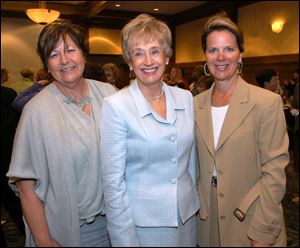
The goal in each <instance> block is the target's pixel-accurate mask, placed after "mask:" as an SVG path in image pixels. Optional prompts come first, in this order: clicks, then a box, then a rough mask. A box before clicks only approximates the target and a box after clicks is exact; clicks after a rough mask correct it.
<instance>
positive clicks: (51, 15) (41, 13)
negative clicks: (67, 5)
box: [25, 1, 60, 25]
mask: <svg viewBox="0 0 300 248" xmlns="http://www.w3.org/2000/svg"><path fill="white" fill-rule="evenodd" d="M25 12H26V14H27V16H28V17H29V18H30V19H31V20H32V21H34V22H36V23H39V24H41V25H46V24H48V23H51V22H53V21H55V20H56V19H57V18H58V17H59V15H60V12H59V11H57V10H49V9H46V2H45V1H39V8H36V9H27V10H26V11H25Z"/></svg>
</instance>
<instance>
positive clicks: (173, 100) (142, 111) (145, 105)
mask: <svg viewBox="0 0 300 248" xmlns="http://www.w3.org/2000/svg"><path fill="white" fill-rule="evenodd" d="M170 87H171V86H168V85H166V84H165V83H163V91H164V92H165V96H166V104H167V106H166V109H167V118H166V119H163V118H162V117H160V116H159V115H158V114H157V113H156V112H155V111H154V110H153V108H152V107H151V105H150V104H149V102H148V101H147V99H146V98H145V97H144V95H143V94H142V92H141V90H140V88H139V86H138V82H137V80H136V79H135V80H134V82H133V83H132V84H131V85H130V86H129V92H130V94H131V96H132V97H133V101H134V103H135V105H136V108H137V110H138V113H139V115H140V116H141V117H142V118H143V117H145V116H147V115H150V114H152V115H153V117H154V118H155V119H156V120H157V121H160V122H163V123H169V124H174V122H175V121H176V118H177V115H176V110H183V109H185V107H184V105H183V102H181V101H179V99H178V96H177V97H176V95H175V92H174V91H173V90H172V89H171V88H170Z"/></svg>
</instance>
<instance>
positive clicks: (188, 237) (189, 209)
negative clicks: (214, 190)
mask: <svg viewBox="0 0 300 248" xmlns="http://www.w3.org/2000/svg"><path fill="white" fill-rule="evenodd" d="M121 44H122V49H123V57H124V59H125V61H126V62H127V63H128V65H129V67H130V68H132V69H133V71H134V72H135V75H136V79H135V81H134V82H133V83H132V84H131V85H130V86H129V87H127V88H124V89H122V90H120V91H118V92H117V93H116V94H114V95H112V96H109V97H107V98H105V99H104V102H103V105H102V110H101V116H102V118H101V122H100V130H101V145H100V150H101V153H100V156H101V172H102V173H101V174H102V177H103V186H104V200H105V206H106V216H107V228H108V232H109V237H110V240H111V243H112V246H117V247H121V246H127V247H132V246H151V247H155V246H159V247H163V246H168V247H183V246H189V247H193V246H196V219H195V214H196V212H197V211H198V209H199V199H198V196H197V191H196V188H195V177H196V171H195V170H196V167H195V153H194V152H195V150H194V114H193V97H192V95H191V93H190V92H189V91H187V90H183V89H180V88H176V87H170V86H168V85H167V84H165V83H164V82H163V74H164V71H165V67H166V65H167V64H168V63H169V59H170V57H171V56H172V48H171V45H172V36H171V31H170V29H169V28H168V26H167V25H166V24H165V23H163V22H161V21H159V20H157V19H155V18H154V17H152V16H149V15H147V14H141V15H139V16H137V17H136V18H135V19H133V20H131V21H130V22H129V23H128V24H127V25H126V26H125V27H124V28H123V29H122V31H121Z"/></svg>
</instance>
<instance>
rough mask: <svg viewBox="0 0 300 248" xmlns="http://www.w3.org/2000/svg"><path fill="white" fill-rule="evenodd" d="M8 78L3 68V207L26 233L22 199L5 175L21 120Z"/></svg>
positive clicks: (14, 93) (14, 94)
mask: <svg viewBox="0 0 300 248" xmlns="http://www.w3.org/2000/svg"><path fill="white" fill-rule="evenodd" d="M7 80H8V71H7V69H5V68H1V134H0V137H1V155H0V158H1V160H0V161H1V207H4V209H5V211H6V212H7V213H8V214H9V216H10V217H11V219H12V220H13V222H14V223H15V224H16V226H17V228H18V229H19V231H20V232H21V233H23V234H24V232H25V227H24V223H23V220H22V209H21V204H20V199H19V198H18V197H17V196H16V195H15V194H14V192H12V191H11V189H10V188H9V186H8V179H7V177H6V176H5V174H6V173H7V171H8V168H9V164H10V159H11V153H12V147H13V140H14V136H15V132H16V127H17V125H18V121H19V114H18V113H17V112H16V111H15V110H14V109H13V108H12V106H11V103H12V101H13V100H14V99H15V97H16V96H17V92H16V91H15V90H14V89H12V88H8V87H5V86H3V85H4V84H5V82H6V81H7ZM2 220H3V221H6V220H5V219H3V216H2V215H1V222H2ZM1 226H2V225H1ZM1 247H2V246H1Z"/></svg>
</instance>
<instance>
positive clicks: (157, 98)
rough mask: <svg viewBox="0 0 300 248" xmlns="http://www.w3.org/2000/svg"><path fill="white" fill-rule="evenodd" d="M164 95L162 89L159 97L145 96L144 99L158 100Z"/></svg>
mask: <svg viewBox="0 0 300 248" xmlns="http://www.w3.org/2000/svg"><path fill="white" fill-rule="evenodd" d="M164 93H165V92H164V91H163V89H161V93H160V95H159V96H145V97H146V98H148V99H152V100H159V99H160V98H161V97H162V96H163V95H164Z"/></svg>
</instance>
